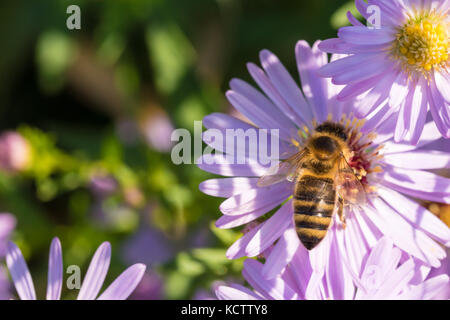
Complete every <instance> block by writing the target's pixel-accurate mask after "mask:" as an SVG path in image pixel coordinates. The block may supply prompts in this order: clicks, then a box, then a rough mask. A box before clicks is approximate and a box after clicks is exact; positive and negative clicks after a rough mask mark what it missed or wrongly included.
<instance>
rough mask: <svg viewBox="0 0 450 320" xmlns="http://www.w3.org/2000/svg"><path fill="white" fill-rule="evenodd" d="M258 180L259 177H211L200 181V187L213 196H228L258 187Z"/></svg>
mask: <svg viewBox="0 0 450 320" xmlns="http://www.w3.org/2000/svg"><path fill="white" fill-rule="evenodd" d="M257 182H258V179H257V178H223V179H210V180H206V181H203V182H202V183H200V185H199V189H200V191H201V192H203V193H206V194H207V195H210V196H213V197H221V198H228V197H232V196H233V195H236V194H240V193H243V192H245V191H247V190H250V189H254V188H256V184H257Z"/></svg>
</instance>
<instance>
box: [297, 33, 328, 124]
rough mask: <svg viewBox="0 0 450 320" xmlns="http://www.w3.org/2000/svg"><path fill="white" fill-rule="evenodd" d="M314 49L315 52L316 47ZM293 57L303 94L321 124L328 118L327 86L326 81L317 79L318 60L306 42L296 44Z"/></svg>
mask: <svg viewBox="0 0 450 320" xmlns="http://www.w3.org/2000/svg"><path fill="white" fill-rule="evenodd" d="M314 49H316V50H317V48H316V47H315V48H314ZM295 56H296V60H297V68H298V72H299V74H300V78H301V83H302V89H303V93H304V94H305V96H306V98H307V99H308V101H309V103H310V105H311V108H312V110H313V112H314V115H315V117H316V119H317V120H318V121H319V122H323V121H325V120H326V119H327V116H328V108H327V97H328V90H327V89H328V85H327V81H326V79H323V78H319V77H318V76H317V74H316V71H317V69H318V68H319V65H318V59H317V57H316V56H315V55H314V53H313V49H311V48H310V47H309V45H308V43H307V42H306V41H299V42H297V45H296V46H295Z"/></svg>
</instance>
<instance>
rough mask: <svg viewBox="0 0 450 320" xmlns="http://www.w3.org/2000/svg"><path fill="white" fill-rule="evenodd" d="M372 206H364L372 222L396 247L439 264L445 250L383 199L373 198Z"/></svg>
mask: <svg viewBox="0 0 450 320" xmlns="http://www.w3.org/2000/svg"><path fill="white" fill-rule="evenodd" d="M372 202H373V205H374V208H375V209H376V211H372V210H371V208H370V206H366V210H367V211H368V212H369V213H370V218H371V220H372V222H373V223H374V224H375V225H376V226H377V227H378V229H380V231H381V232H383V233H384V234H385V235H386V236H389V237H390V238H391V239H392V240H393V241H394V243H395V245H396V246H397V247H399V248H400V249H402V250H404V251H405V252H407V253H409V254H411V255H413V256H415V257H416V258H418V259H420V260H422V261H423V262H425V263H427V264H428V265H431V266H433V267H438V266H439V265H440V261H439V260H440V259H443V258H444V257H445V251H444V250H443V249H442V248H441V247H440V246H439V245H438V244H437V243H436V242H434V241H433V240H431V239H430V238H429V237H428V236H426V235H425V234H424V233H423V232H422V231H420V230H418V229H416V228H414V227H413V226H412V225H411V224H409V223H407V222H406V221H405V220H404V219H403V218H402V217H401V216H400V215H399V214H398V213H397V212H395V211H394V210H393V209H392V208H391V207H389V206H388V205H387V204H386V203H385V202H384V201H383V200H381V199H378V198H377V199H374V200H373V201H372Z"/></svg>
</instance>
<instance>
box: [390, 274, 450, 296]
mask: <svg viewBox="0 0 450 320" xmlns="http://www.w3.org/2000/svg"><path fill="white" fill-rule="evenodd" d="M441 296H443V297H444V299H448V298H449V297H450V286H449V277H448V275H446V274H443V275H440V276H437V277H434V278H431V279H429V280H427V281H425V282H422V283H421V284H419V285H416V286H412V287H410V288H409V289H408V290H405V292H403V293H402V294H400V295H399V297H398V298H399V299H406V300H431V299H435V298H436V297H439V298H438V299H439V300H441V298H440V297H441Z"/></svg>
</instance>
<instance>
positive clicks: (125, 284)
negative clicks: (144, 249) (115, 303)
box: [97, 263, 146, 300]
mask: <svg viewBox="0 0 450 320" xmlns="http://www.w3.org/2000/svg"><path fill="white" fill-rule="evenodd" d="M145 269H146V267H145V265H143V264H142V263H136V264H134V265H132V266H131V267H129V268H128V269H126V270H125V271H124V272H122V273H121V274H120V276H118V277H117V278H116V280H114V282H113V283H111V285H110V286H109V287H108V288H107V289H106V290H105V291H104V292H103V293H102V294H101V295H100V297H98V299H97V300H126V299H127V298H128V297H129V295H130V294H131V293H133V291H134V289H136V287H137V286H138V284H139V282H141V279H142V277H143V276H144V272H145Z"/></svg>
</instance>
